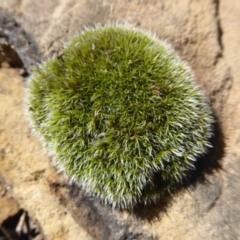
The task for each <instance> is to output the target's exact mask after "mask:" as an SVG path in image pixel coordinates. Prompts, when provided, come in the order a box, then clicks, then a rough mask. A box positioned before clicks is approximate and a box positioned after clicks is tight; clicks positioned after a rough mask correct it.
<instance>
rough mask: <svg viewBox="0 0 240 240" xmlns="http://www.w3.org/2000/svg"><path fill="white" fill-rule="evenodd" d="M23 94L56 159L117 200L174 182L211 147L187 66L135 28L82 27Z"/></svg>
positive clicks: (132, 200)
mask: <svg viewBox="0 0 240 240" xmlns="http://www.w3.org/2000/svg"><path fill="white" fill-rule="evenodd" d="M27 92H28V95H27V103H28V112H29V115H30V119H31V123H32V125H33V129H34V130H35V132H37V133H38V134H39V135H40V136H41V137H42V139H43V140H44V142H45V144H46V147H47V149H48V150H49V152H51V153H52V154H53V156H54V161H55V162H56V163H57V165H58V167H59V168H60V169H63V170H64V172H65V173H66V174H67V175H68V176H69V177H71V178H72V179H73V180H74V181H76V182H77V183H79V184H80V185H81V186H82V187H83V188H84V189H85V191H86V192H88V193H90V194H91V195H94V196H98V197H100V198H101V199H102V200H104V201H105V202H106V203H110V204H113V205H114V206H119V207H122V208H131V207H133V206H134V205H135V204H137V203H139V202H148V201H151V200H155V199H156V198H157V197H158V196H160V195H161V193H163V192H164V191H166V190H168V191H169V190H171V189H172V188H174V186H176V184H177V183H178V182H180V181H181V180H182V179H183V178H184V177H185V176H186V175H187V174H188V172H189V170H191V169H193V168H194V162H195V161H196V158H197V157H198V156H199V155H201V154H202V153H204V152H205V150H206V147H207V146H208V145H209V143H208V139H209V137H210V135H211V123H212V117H211V112H210V109H209V106H208V105H207V103H206V100H205V98H204V96H203V94H202V92H201V91H200V89H199V87H198V86H197V85H196V83H195V80H194V76H193V74H192V72H191V70H190V68H189V67H188V65H187V64H186V63H185V62H184V61H182V60H181V59H180V58H179V56H178V55H177V54H176V53H175V52H174V50H173V49H172V48H171V47H170V46H169V45H168V44H167V43H165V42H164V41H161V40H159V39H157V38H156V37H154V36H153V35H151V34H149V33H145V32H143V31H141V30H139V29H136V28H132V27H129V26H124V25H107V26H104V27H97V28H95V29H90V30H86V31H85V32H83V33H82V34H80V35H79V36H78V37H75V38H74V39H73V40H72V41H71V42H70V43H69V44H68V45H67V46H66V47H65V49H64V50H63V52H62V54H61V56H59V57H58V58H54V59H51V60H49V61H48V62H46V63H44V64H42V65H41V66H40V67H38V68H36V69H35V71H34V73H33V75H32V77H31V78H30V80H29V82H28V89H27ZM156 176H157V178H158V179H160V182H161V184H160V183H159V184H157V185H156V181H155V180H156V179H155V178H156Z"/></svg>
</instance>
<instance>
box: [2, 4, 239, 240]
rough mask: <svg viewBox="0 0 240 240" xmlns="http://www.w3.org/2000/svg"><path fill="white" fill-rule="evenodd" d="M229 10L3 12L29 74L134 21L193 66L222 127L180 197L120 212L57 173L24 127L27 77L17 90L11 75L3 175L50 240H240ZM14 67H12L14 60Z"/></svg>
mask: <svg viewBox="0 0 240 240" xmlns="http://www.w3.org/2000/svg"><path fill="white" fill-rule="evenodd" d="M230 1H231V2H232V4H229V3H225V2H224V1H210V0H207V1H206V0H200V1H190V0H186V1H179V2H178V1H173V0H169V1H155V0H153V1H138V0H131V1H120V0H116V1H114V2H113V1H108V0H107V1H102V0H95V1H94V0H85V1H76V0H66V1H61V0H53V1H47V0H44V1H41V2H39V3H33V2H32V1H30V0H22V1H21V2H19V1H15V0H9V1H3V2H1V3H0V7H1V8H2V10H1V13H0V23H1V25H0V26H1V27H0V34H1V32H2V33H4V35H3V36H4V37H3V39H4V40H3V43H2V44H1V42H0V45H1V46H5V45H7V46H10V47H11V49H10V50H9V51H7V52H9V56H11V51H13V50H14V51H15V55H14V54H13V55H14V56H19V58H20V59H21V61H22V63H23V65H24V67H25V68H26V71H27V72H28V73H29V74H31V71H32V67H33V66H34V65H35V64H37V63H38V62H39V61H40V59H41V60H45V59H47V58H48V57H49V56H53V55H54V54H57V52H58V51H59V49H60V48H61V47H62V46H63V43H64V42H66V41H68V40H69V39H71V37H73V36H74V35H75V34H76V33H78V32H80V31H81V30H82V29H83V28H84V26H93V25H94V24H103V23H105V22H107V21H116V20H118V21H120V22H123V21H128V22H130V23H131V24H133V25H136V26H139V27H141V28H143V29H146V30H151V31H153V32H155V33H156V35H157V36H158V37H159V38H163V39H166V40H168V41H169V42H170V43H171V44H172V45H173V47H174V48H175V49H176V50H177V51H178V52H179V54H180V55H181V56H182V57H183V58H184V59H185V60H187V61H188V62H189V64H190V66H191V67H192V68H193V71H194V73H195V75H196V79H197V81H198V83H199V84H200V85H201V87H202V89H203V91H204V92H205V94H206V95H207V97H208V98H209V101H210V104H211V106H212V108H213V111H214V115H215V117H216V123H215V126H214V133H215V136H214V137H213V138H212V139H211V141H212V144H213V148H212V149H210V150H209V152H208V153H207V154H206V155H205V156H203V157H201V158H200V159H199V160H198V162H197V169H196V171H195V172H193V174H192V176H191V177H190V178H189V179H188V180H187V181H186V182H184V183H183V185H182V186H181V188H179V189H178V190H177V191H176V192H174V193H173V194H171V195H167V196H165V197H164V198H162V199H161V200H160V201H159V202H158V203H156V204H154V205H151V206H138V207H137V208H136V209H134V210H133V211H120V210H116V209H115V210H113V209H111V208H110V207H109V206H104V205H102V203H101V202H100V201H99V200H98V199H96V198H92V197H89V196H87V195H86V194H85V193H84V192H83V191H82V190H81V189H80V188H79V187H78V186H76V185H74V184H70V183H69V182H68V181H67V180H64V179H63V178H62V176H61V174H57V173H56V172H55V169H54V168H53V167H51V165H50V162H51V160H50V159H49V158H48V157H47V156H46V155H43V154H42V147H41V145H40V144H39V141H38V140H36V139H35V137H33V136H32V135H30V133H29V129H28V128H27V124H26V121H25V120H24V115H23V111H22V102H21V100H20V99H22V98H23V96H22V90H23V86H24V83H23V81H22V80H20V79H19V77H18V80H14V81H13V80H12V79H15V77H14V74H12V73H11V75H10V72H7V73H6V74H5V75H4V79H10V78H12V79H11V84H7V83H6V80H2V82H1V83H0V86H1V89H3V90H1V91H3V92H4V93H2V92H1V94H2V96H3V97H4V98H3V99H4V100H3V101H4V102H5V103H6V104H3V105H2V106H1V108H0V109H1V111H0V114H1V118H0V119H2V120H1V123H0V126H1V128H2V131H3V132H2V133H1V135H0V142H1V146H3V148H4V149H5V151H6V153H5V154H4V159H5V160H4V159H2V158H1V160H0V163H1V169H0V174H1V175H2V176H3V177H4V178H5V180H6V181H7V182H9V183H11V184H12V191H13V193H14V196H15V197H16V199H17V200H18V201H19V203H20V205H23V206H24V207H25V209H27V210H28V211H29V213H30V214H31V215H32V216H34V218H36V219H38V222H39V223H40V225H41V227H42V229H43V231H44V233H45V234H46V236H47V238H48V239H57V237H59V236H62V237H61V238H62V239H74V237H73V236H74V234H75V237H76V236H78V238H79V239H184V240H185V239H199V240H200V239H238V238H240V230H239V226H238V224H239V220H238V216H239V214H240V206H239V204H238V199H239V198H240V196H239V195H240V193H239V191H238V189H239V187H240V181H239V180H238V177H237V176H238V172H239V171H238V170H240V169H239V166H240V164H239V161H240V160H239V159H240V152H239V150H238V149H240V148H239V147H238V145H239V139H240V138H239V136H240V131H239V126H240V124H239V120H238V119H239V117H238V106H239V102H240V101H239V94H238V89H239V86H238V85H239V83H238V82H237V79H238V76H239V74H240V73H239V71H240V70H239V67H238V63H239V56H240V54H239V53H238V51H239V48H238V46H239V39H240V36H238V35H239V32H240V31H238V29H237V28H238V24H237V22H239V16H238V12H239V8H240V4H238V3H236V1H235V2H233V0H230ZM231 6H234V7H231ZM229 16H231V17H230V19H229ZM4 19H5V20H4ZM6 19H7V21H6ZM233 22H234V23H236V24H232V23H233ZM3 23H4V24H3ZM233 34H234V35H233ZM0 36H2V35H0ZM5 55H6V54H5ZM9 59H10V60H8V62H9V63H10V62H11V59H14V57H9ZM4 71H5V70H4ZM7 71H10V70H7ZM8 75H10V76H8ZM10 109H14V111H11V110H10ZM16 146H18V147H16ZM6 159H7V160H6ZM31 163H34V164H31ZM10 170H11V171H10ZM33 192H34V194H33ZM36 196H37V197H36ZM49 203H50V204H49ZM36 206H38V207H36ZM59 219H61V221H58V220H59ZM77 224H78V225H77ZM61 234H63V235H61ZM64 234H65V235H64ZM81 234H82V235H81ZM63 236H64V237H63ZM79 236H82V238H81V237H79Z"/></svg>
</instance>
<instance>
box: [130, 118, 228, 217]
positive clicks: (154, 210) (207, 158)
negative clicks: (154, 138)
mask: <svg viewBox="0 0 240 240" xmlns="http://www.w3.org/2000/svg"><path fill="white" fill-rule="evenodd" d="M214 120H215V122H214V124H213V135H212V137H211V138H210V140H209V141H210V143H211V145H212V148H209V149H208V152H207V153H206V154H204V155H202V156H201V157H199V158H198V159H197V161H196V163H195V170H193V171H191V172H190V174H189V176H188V177H187V178H185V179H184V180H183V181H182V183H181V184H179V185H178V186H176V188H175V189H174V190H173V191H172V192H171V193H168V192H167V193H165V194H164V195H163V196H161V197H160V198H159V199H158V200H156V201H155V202H153V203H150V204H147V205H144V204H139V205H137V206H136V207H135V208H134V210H133V211H132V213H133V214H134V215H135V216H136V217H137V218H140V219H143V220H147V221H150V222H151V221H154V220H155V219H158V218H161V216H162V214H167V209H168V208H169V207H170V206H171V204H172V202H173V199H174V196H176V195H177V194H180V193H182V192H183V191H185V190H186V189H189V188H195V187H196V186H197V185H198V184H200V183H207V182H208V180H207V177H206V176H207V175H209V174H213V173H214V171H218V170H220V169H221V159H222V158H223V156H224V149H225V142H224V136H223V131H222V129H221V125H220V123H219V121H218V119H217V118H216V117H214ZM156 176H157V175H156ZM159 181H161V180H160V179H159V178H158V177H156V179H155V184H156V185H158V183H159Z"/></svg>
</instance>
